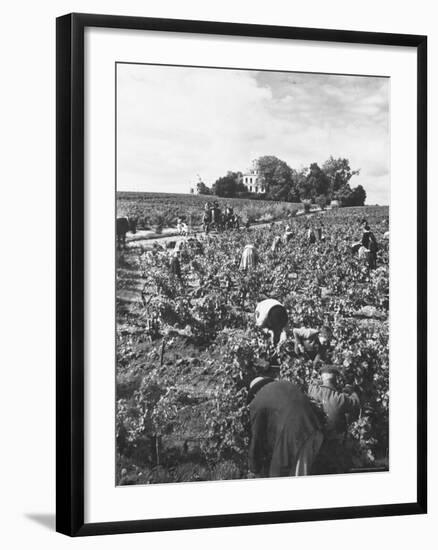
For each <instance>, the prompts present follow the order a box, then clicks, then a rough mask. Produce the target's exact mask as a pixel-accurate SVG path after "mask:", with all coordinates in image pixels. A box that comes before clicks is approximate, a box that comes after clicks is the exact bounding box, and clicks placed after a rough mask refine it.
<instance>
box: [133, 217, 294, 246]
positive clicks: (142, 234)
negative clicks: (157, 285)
mask: <svg viewBox="0 0 438 550" xmlns="http://www.w3.org/2000/svg"><path fill="white" fill-rule="evenodd" d="M283 222H286V220H277V221H274V222H268V223H253V224H252V225H251V227H250V228H251V229H254V228H257V229H262V228H264V227H269V226H270V225H271V223H275V224H279V223H283ZM244 230H245V229H244V228H242V229H241V231H244ZM224 232H226V231H224ZM218 234H220V233H218V232H217V231H212V232H210V233H209V235H218ZM200 235H205V233H204V231H203V230H202V229H196V230H194V231H192V232H191V233H190V235H189V237H194V236H200ZM183 238H185V237H183V236H182V235H179V234H178V233H177V232H176V230H175V229H173V228H166V229H163V233H162V234H161V235H157V234H156V233H154V232H153V231H145V230H140V231H137V233H136V234H135V235H132V236H130V235H129V234H128V235H126V247H127V248H136V247H140V246H142V247H143V248H152V245H153V243H154V242H159V243H160V244H166V243H167V242H170V241H174V240H177V239H183ZM148 245H149V246H148Z"/></svg>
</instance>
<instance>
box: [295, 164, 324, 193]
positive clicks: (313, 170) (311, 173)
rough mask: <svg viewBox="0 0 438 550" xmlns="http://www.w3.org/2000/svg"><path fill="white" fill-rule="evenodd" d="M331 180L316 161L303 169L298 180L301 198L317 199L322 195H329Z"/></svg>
mask: <svg viewBox="0 0 438 550" xmlns="http://www.w3.org/2000/svg"><path fill="white" fill-rule="evenodd" d="M329 188H330V182H329V179H328V177H327V176H326V174H325V173H324V171H323V170H321V168H320V167H319V166H318V164H317V163H316V162H313V163H312V164H311V165H310V166H309V167H308V168H306V169H305V170H303V171H301V173H300V176H299V181H298V191H299V195H300V199H301V200H303V199H311V200H313V201H315V199H316V198H317V197H320V196H321V195H325V196H327V195H328V193H329Z"/></svg>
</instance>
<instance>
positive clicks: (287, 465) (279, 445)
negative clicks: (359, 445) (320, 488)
mask: <svg viewBox="0 0 438 550" xmlns="http://www.w3.org/2000/svg"><path fill="white" fill-rule="evenodd" d="M248 400H249V401H250V404H249V411H250V421H251V443H250V447H249V470H250V472H251V473H252V475H255V476H256V477H280V476H302V475H308V474H310V473H311V468H312V464H313V462H314V460H315V457H316V455H317V453H318V451H319V449H320V447H321V444H322V440H323V434H322V425H321V422H320V419H319V417H318V415H317V413H316V411H315V409H314V407H313V405H312V403H311V402H310V400H309V398H308V397H307V396H306V395H305V394H304V393H303V392H302V391H301V390H300V389H299V388H298V386H296V385H295V384H292V383H291V382H288V381H285V380H273V379H272V378H265V377H258V378H256V379H254V380H253V381H252V382H251V385H250V389H249V395H248Z"/></svg>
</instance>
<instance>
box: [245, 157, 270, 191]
mask: <svg viewBox="0 0 438 550" xmlns="http://www.w3.org/2000/svg"><path fill="white" fill-rule="evenodd" d="M240 181H241V182H242V183H243V185H245V186H246V188H247V189H248V191H249V192H250V193H264V192H265V191H266V187H265V182H264V180H263V176H262V175H261V174H260V170H259V166H258V163H257V161H256V160H253V161H252V166H251V168H250V170H249V171H248V172H247V173H245V174H243V175H242V176H241V178H240Z"/></svg>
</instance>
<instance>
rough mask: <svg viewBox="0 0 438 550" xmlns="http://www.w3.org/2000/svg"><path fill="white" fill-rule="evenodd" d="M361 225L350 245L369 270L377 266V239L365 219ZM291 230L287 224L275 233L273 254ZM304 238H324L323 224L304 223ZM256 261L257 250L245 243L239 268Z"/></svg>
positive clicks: (310, 239) (316, 240) (313, 241)
mask: <svg viewBox="0 0 438 550" xmlns="http://www.w3.org/2000/svg"><path fill="white" fill-rule="evenodd" d="M361 226H362V237H361V240H360V241H358V242H357V243H354V244H353V245H352V246H351V251H352V252H353V253H354V254H355V253H357V254H358V257H359V259H366V260H367V262H368V267H369V269H370V270H373V269H376V267H377V251H378V249H379V247H378V244H377V239H376V237H375V235H374V233H373V232H372V231H371V228H370V226H369V224H368V222H367V220H365V219H364V220H362V221H361ZM293 235H294V233H293V231H292V228H291V226H290V225H287V226H286V228H285V231H284V233H283V235H282V236H280V235H275V236H274V239H273V241H272V244H271V248H270V250H271V253H272V254H275V253H276V252H277V251H278V250H279V248H280V247H281V245H282V243H283V244H287V243H288V242H289V241H290V240H291V239H292V238H293ZM384 236H385V238H389V232H386V233H385V235H384ZM306 238H307V243H308V244H314V243H317V242H320V241H324V240H325V236H324V234H323V225H322V223H319V224H313V225H312V226H309V225H306ZM257 263H258V252H257V248H256V246H255V245H254V244H247V245H245V247H244V249H243V251H242V256H241V260H240V269H241V270H243V271H248V270H250V269H252V268H253V267H255V266H256V265H257Z"/></svg>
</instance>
